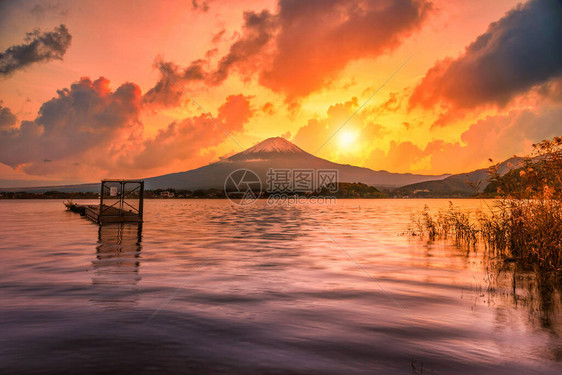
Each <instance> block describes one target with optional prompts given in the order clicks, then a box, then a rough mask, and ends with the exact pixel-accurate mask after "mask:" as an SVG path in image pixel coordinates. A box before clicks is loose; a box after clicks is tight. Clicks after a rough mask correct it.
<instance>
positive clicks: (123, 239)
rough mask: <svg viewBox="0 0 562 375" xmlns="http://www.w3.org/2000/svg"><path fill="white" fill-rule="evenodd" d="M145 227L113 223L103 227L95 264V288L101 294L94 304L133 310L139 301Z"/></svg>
mask: <svg viewBox="0 0 562 375" xmlns="http://www.w3.org/2000/svg"><path fill="white" fill-rule="evenodd" d="M141 241H142V224H139V223H114V224H105V225H100V226H99V229H98V244H97V245H96V259H95V260H94V261H93V262H92V265H93V267H94V269H93V273H92V284H93V285H95V286H96V288H97V291H98V294H97V295H96V297H94V298H92V301H95V302H98V303H100V304H102V305H105V306H106V307H108V308H118V307H121V308H124V307H130V305H132V304H134V303H135V302H136V301H137V300H138V296H137V294H136V293H134V290H136V289H135V288H133V289H131V287H134V286H135V285H137V283H138V282H139V281H140V280H141V276H140V275H139V266H140V262H139V256H140V252H141Z"/></svg>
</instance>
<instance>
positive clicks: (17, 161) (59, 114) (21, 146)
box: [0, 77, 141, 169]
mask: <svg viewBox="0 0 562 375" xmlns="http://www.w3.org/2000/svg"><path fill="white" fill-rule="evenodd" d="M140 99H141V93H140V89H139V87H138V86H137V85H135V84H133V83H125V84H123V85H121V86H120V87H119V88H117V90H115V91H111V90H110V89H109V81H108V80H107V79H105V78H103V77H101V78H99V79H97V80H96V81H93V82H92V81H91V80H90V79H89V78H82V79H81V80H80V81H79V82H77V83H74V84H72V85H71V86H70V88H65V89H62V90H58V91H57V97H55V98H53V99H51V100H49V101H48V102H46V103H44V104H43V105H42V106H41V109H40V110H39V115H38V116H37V118H36V119H35V120H34V121H22V122H21V124H20V126H19V127H17V128H12V129H8V130H2V131H0V162H1V163H4V164H7V165H9V166H11V167H13V168H16V167H18V166H21V165H24V166H25V168H33V164H37V163H44V160H52V161H53V162H54V161H57V160H61V159H66V158H74V157H78V156H79V155H81V154H83V153H84V152H87V151H89V150H91V149H95V148H97V147H99V146H101V145H110V144H112V143H113V141H115V140H116V139H117V137H120V136H123V135H125V136H128V135H129V134H130V133H131V132H133V133H134V130H135V129H136V128H138V127H139V126H140V123H139V122H138V120H137V116H138V114H139V110H140ZM103 156H104V155H100V157H103ZM106 156H108V157H109V156H110V155H106ZM39 169H40V168H39Z"/></svg>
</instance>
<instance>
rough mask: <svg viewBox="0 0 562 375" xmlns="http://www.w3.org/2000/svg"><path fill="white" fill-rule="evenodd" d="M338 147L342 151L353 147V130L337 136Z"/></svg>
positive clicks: (354, 135) (354, 137)
mask: <svg viewBox="0 0 562 375" xmlns="http://www.w3.org/2000/svg"><path fill="white" fill-rule="evenodd" d="M338 139H339V142H338V143H339V146H340V148H342V149H345V150H349V149H351V148H353V146H354V145H355V140H356V139H357V133H356V132H354V131H353V130H342V131H341V132H340V134H339V137H338Z"/></svg>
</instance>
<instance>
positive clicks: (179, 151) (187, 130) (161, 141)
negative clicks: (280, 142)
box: [122, 95, 254, 169]
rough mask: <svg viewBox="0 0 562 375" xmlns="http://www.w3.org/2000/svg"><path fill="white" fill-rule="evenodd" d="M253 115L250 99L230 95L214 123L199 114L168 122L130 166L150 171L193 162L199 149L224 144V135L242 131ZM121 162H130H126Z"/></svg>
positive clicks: (144, 146)
mask: <svg viewBox="0 0 562 375" xmlns="http://www.w3.org/2000/svg"><path fill="white" fill-rule="evenodd" d="M253 113H254V110H252V109H251V108H250V98H249V97H246V96H243V95H231V96H229V97H228V98H227V99H226V102H225V103H224V104H223V105H221V106H220V108H219V109H218V115H217V116H216V118H215V121H216V122H215V121H213V120H211V119H210V118H209V117H207V116H206V115H204V114H201V115H200V116H195V117H190V118H186V119H184V120H182V121H175V122H173V123H171V124H170V125H168V126H167V127H166V128H165V129H163V130H160V131H159V132H158V134H157V135H156V136H155V137H154V138H151V139H147V140H145V141H144V142H143V145H142V147H141V149H142V151H141V152H140V153H139V154H138V155H136V156H134V158H133V159H132V162H130V167H133V168H148V169H150V168H156V167H160V166H166V165H169V164H170V163H171V162H173V161H175V160H189V159H192V160H193V159H196V158H197V157H198V156H199V154H200V152H201V150H202V149H205V148H208V147H212V146H216V145H218V144H219V143H221V142H223V141H224V139H225V138H226V135H225V132H228V133H229V134H230V133H240V132H242V131H243V130H244V124H245V123H246V122H247V121H248V119H249V118H250V117H251V116H252V115H253ZM122 162H123V163H125V164H126V163H129V162H128V161H127V160H125V159H123V160H122Z"/></svg>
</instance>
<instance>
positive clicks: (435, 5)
mask: <svg viewBox="0 0 562 375" xmlns="http://www.w3.org/2000/svg"><path fill="white" fill-rule="evenodd" d="M518 2H519V1H518V0H499V1H494V2H490V1H485V0H475V1H472V2H469V3H467V2H462V1H441V0H433V1H430V0H401V1H395V0H388V1H386V2H383V3H381V2H380V1H367V0H357V1H348V0H345V1H344V0H336V1H332V2H326V3H323V6H315V5H314V4H315V3H314V2H306V1H296V0H285V1H279V2H277V1H273V0H272V1H244V2H236V3H233V2H226V1H219V0H216V1H213V2H209V3H208V6H207V7H204V8H202V7H194V6H193V5H192V4H191V3H190V2H171V3H170V4H169V5H170V6H161V5H159V4H158V3H142V4H138V6H136V7H135V10H134V11H133V10H129V11H125V10H124V8H127V6H125V5H123V4H122V3H119V4H117V3H115V4H114V3H110V2H103V3H99V2H84V3H82V5H81V6H79V7H78V6H76V5H75V4H74V3H73V2H71V1H62V2H61V8H64V9H65V10H66V13H65V14H64V15H62V14H59V13H57V12H54V11H53V12H51V13H46V14H45V15H44V16H43V17H42V18H41V19H38V18H36V17H34V16H33V15H31V14H29V10H26V9H27V8H25V7H24V6H23V5H20V4H18V3H16V2H14V3H13V4H11V5H7V6H5V7H4V8H3V14H2V16H0V18H1V21H2V22H0V24H2V25H3V26H2V28H3V32H2V33H0V52H2V51H4V55H3V57H2V58H1V59H0V74H1V75H2V81H0V100H1V103H0V166H1V168H0V180H1V179H2V178H5V179H16V178H19V179H34V180H38V179H45V180H47V179H50V180H53V179H62V180H65V179H66V180H70V179H72V180H73V181H74V180H76V179H78V180H83V181H89V180H91V179H97V178H99V177H104V176H106V175H120V176H123V177H144V176H148V175H157V174H164V173H170V172H176V171H181V170H188V169H193V168H197V167H200V166H202V165H205V164H208V163H210V162H213V161H216V160H219V158H221V157H223V156H225V155H229V154H232V153H233V152H237V151H239V149H238V146H237V145H236V144H234V143H233V142H232V141H231V140H230V139H229V138H228V137H227V136H225V134H224V133H223V132H222V131H221V129H220V128H218V127H217V126H216V125H214V124H213V123H207V122H206V120H205V116H204V114H203V113H202V111H201V110H200V109H199V108H198V106H196V105H194V103H193V102H191V100H190V99H189V98H188V97H186V95H185V94H184V93H183V92H182V90H180V89H179V87H177V85H175V84H174V83H173V82H172V81H171V80H170V79H169V78H167V77H166V76H164V75H162V74H161V72H160V71H159V70H158V69H156V68H155V67H154V61H153V60H152V59H156V60H157V61H159V63H161V64H162V65H163V66H165V67H166V69H168V70H169V72H170V74H171V76H173V77H174V79H175V80H176V81H177V82H178V83H179V84H181V85H182V86H183V87H184V88H185V89H186V90H188V91H189V92H190V93H191V95H192V96H193V97H194V98H196V99H197V101H198V102H199V103H201V105H202V107H203V108H204V109H205V110H206V111H208V112H209V113H210V114H211V115H212V116H213V117H215V118H217V119H218V120H219V121H220V123H221V124H222V126H225V127H228V129H229V131H230V132H231V135H232V136H233V137H234V138H235V139H236V140H237V142H238V143H239V144H241V145H243V146H244V147H250V146H252V145H254V144H256V143H258V142H259V141H262V140H263V139H265V138H268V137H274V136H284V137H285V138H287V139H288V140H290V141H291V142H294V143H295V144H297V145H298V146H299V147H301V148H303V149H305V150H306V151H309V152H311V153H313V152H314V151H315V150H316V149H318V147H320V145H321V144H322V143H324V142H325V141H326V140H327V139H328V138H329V137H330V136H331V135H332V134H333V133H334V132H335V131H336V129H337V128H338V127H339V126H341V124H343V123H344V122H345V121H346V119H348V118H349V117H350V116H351V115H352V114H353V113H354V111H356V110H357V109H358V108H359V107H360V106H361V105H362V104H363V103H364V102H365V101H366V100H367V99H368V98H369V97H370V96H371V95H372V94H373V93H375V92H376V95H374V97H373V98H372V100H371V101H370V102H369V103H368V104H367V105H365V106H364V108H362V109H361V110H360V111H359V112H358V113H357V114H356V115H355V116H354V118H353V121H351V122H349V123H348V124H347V125H346V126H344V127H343V128H342V130H341V131H340V132H339V133H338V134H337V135H336V136H335V137H334V139H332V140H331V141H330V142H328V143H327V144H326V145H325V146H324V147H323V148H322V150H321V151H320V152H319V155H318V156H320V157H324V158H328V159H330V160H332V161H334V162H341V163H350V164H355V165H358V166H363V167H368V168H373V169H386V170H389V171H391V172H417V173H432V174H437V173H447V172H448V173H455V172H463V171H466V170H471V169H476V168H482V167H486V166H487V160H488V158H490V157H492V158H494V159H496V160H501V159H505V158H508V157H510V156H512V154H513V153H524V152H526V151H528V150H527V149H528V145H529V144H532V143H533V142H536V141H540V140H541V139H543V138H551V137H552V136H555V135H560V133H562V129H561V125H560V124H559V121H558V119H559V118H561V114H562V103H561V100H560V98H561V97H562V95H560V93H561V92H562V83H561V82H562V68H561V65H562V64H561V63H560V61H561V59H560V56H559V55H560V53H559V52H558V51H560V49H559V45H560V44H562V36H560V35H559V34H560V32H559V29H556V27H555V26H551V25H556V24H560V23H561V22H562V20H561V18H562V16H561V13H562V12H561V11H560V9H559V8H560V4H559V2H557V1H555V0H529V1H526V2H524V3H523V4H522V5H520V6H517V3H518ZM172 4H173V6H172ZM357 9H360V10H361V11H357ZM541 17H543V18H544V19H547V20H548V22H546V21H545V22H542V21H540V19H541ZM16 20H17V22H16ZM558 21H561V22H558ZM538 23H540V24H541V25H542V26H541V27H538V26H539V25H538ZM61 25H64V26H61ZM35 29H40V31H39V32H38V34H37V35H36V36H35V38H38V40H43V39H41V36H42V35H47V34H46V33H51V34H48V35H51V38H50V39H49V41H50V42H41V43H43V44H44V45H42V47H41V53H39V52H38V51H35V50H33V48H32V47H31V42H29V41H28V42H25V40H24V38H25V35H26V33H27V32H30V31H32V30H35ZM530 29H532V30H538V31H537V32H535V33H528V32H525V30H530ZM45 40H47V39H45ZM26 43H28V44H26ZM15 51H20V52H18V53H16V52H15ZM547 51H548V53H546V52H547ZM23 52H26V53H23ZM412 55H414V57H413V58H412V59H411V61H409V62H408V64H407V65H406V66H405V67H404V68H403V69H402V70H400V71H399V72H398V73H397V74H396V75H395V76H394V77H393V78H392V79H391V80H390V81H389V82H388V83H387V84H386V85H385V86H384V87H383V88H382V89H381V90H380V91H378V92H377V88H378V87H380V85H381V84H382V83H383V82H385V80H387V79H388V78H389V77H390V76H391V75H392V74H393V72H394V71H396V69H397V68H398V67H399V66H400V65H401V64H403V63H404V61H406V59H407V58H408V57H409V56H412ZM22 56H27V57H22ZM526 56H532V57H533V64H534V65H533V66H534V67H535V68H534V69H532V70H530V69H528V64H529V60H528V58H527V57H526ZM493 67H496V68H493ZM500 67H501V68H500ZM510 74H511V75H510ZM83 77H84V78H83ZM102 77H103V78H102ZM85 79H86V80H85ZM95 82H98V83H97V84H95ZM102 84H103V85H102ZM96 85H97V86H96ZM85 98H88V99H87V100H88V102H87V103H88V104H86V99H85ZM99 119H103V121H102V122H103V124H102V123H101V122H99V121H98V120H99ZM72 137H74V139H73V138H72ZM82 138H83V139H88V142H86V143H85V144H86V146H87V147H85V148H84V149H83V150H76V149H74V147H73V145H74V143H75V140H76V139H82ZM30 148H32V149H33V151H32V152H26V153H22V152H21V151H18V150H28V149H30ZM110 150H111V152H112V153H113V156H112V157H111V158H108V159H100V158H97V157H95V155H96V153H99V152H101V151H103V152H109V151H110ZM151 153H153V154H151ZM162 155H164V156H165V157H162ZM44 160H49V162H48V163H46V162H44ZM125 160H127V162H125ZM131 160H132V162H131ZM8 170H9V171H10V173H7V172H6V171H8Z"/></svg>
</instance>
